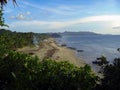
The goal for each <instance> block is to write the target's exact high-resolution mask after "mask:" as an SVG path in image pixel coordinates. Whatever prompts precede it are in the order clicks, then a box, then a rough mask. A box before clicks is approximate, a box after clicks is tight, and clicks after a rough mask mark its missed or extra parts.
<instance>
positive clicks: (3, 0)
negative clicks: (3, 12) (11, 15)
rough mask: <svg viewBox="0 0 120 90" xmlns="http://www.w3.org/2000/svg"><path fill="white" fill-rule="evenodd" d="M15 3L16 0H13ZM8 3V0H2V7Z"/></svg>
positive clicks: (0, 2)
mask: <svg viewBox="0 0 120 90" xmlns="http://www.w3.org/2000/svg"><path fill="white" fill-rule="evenodd" d="M12 1H13V3H14V4H16V0H12ZM7 3H8V0H0V4H1V8H3V6H5V5H6V4H7Z"/></svg>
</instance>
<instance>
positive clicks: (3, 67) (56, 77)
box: [0, 30, 98, 90]
mask: <svg viewBox="0 0 120 90" xmlns="http://www.w3.org/2000/svg"><path fill="white" fill-rule="evenodd" d="M33 36H34V37H35V34H33V33H17V32H11V31H9V30H6V31H5V30H0V90H13V89H14V90H62V89H63V90H78V89H80V90H92V89H93V88H94V87H95V86H96V82H97V81H98V77H97V76H96V75H95V74H94V73H93V72H92V70H91V68H90V66H89V65H86V66H84V67H80V68H79V67H76V66H74V65H73V64H70V63H69V62H66V61H64V62H56V61H54V60H49V59H47V58H45V59H44V60H43V61H41V62H40V60H39V59H38V57H36V56H35V57H32V56H30V55H28V54H23V53H19V52H16V51H13V48H15V49H16V48H18V47H23V46H26V45H31V44H33V42H32V40H33ZM38 36H39V37H40V34H39V35H38ZM38 36H37V38H38ZM45 36H46V35H43V34H42V36H41V38H42V39H43V37H44V38H47V37H45ZM42 39H40V40H42Z"/></svg>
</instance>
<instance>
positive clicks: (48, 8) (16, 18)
mask: <svg viewBox="0 0 120 90" xmlns="http://www.w3.org/2000/svg"><path fill="white" fill-rule="evenodd" d="M11 1H12V0H11ZM11 1H9V3H8V4H7V5H6V6H5V8H4V10H5V11H4V17H5V21H6V23H7V24H8V25H9V26H10V28H9V29H11V30H13V31H18V32H31V31H32V32H40V33H43V32H64V31H91V32H96V33H105V34H120V0H17V4H18V6H15V7H14V5H13V3H12V2H11Z"/></svg>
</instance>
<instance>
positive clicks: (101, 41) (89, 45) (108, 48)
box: [56, 34, 120, 70]
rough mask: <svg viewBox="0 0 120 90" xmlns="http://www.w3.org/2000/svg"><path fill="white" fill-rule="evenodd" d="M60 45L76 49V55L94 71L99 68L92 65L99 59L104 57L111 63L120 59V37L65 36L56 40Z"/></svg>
mask: <svg viewBox="0 0 120 90" xmlns="http://www.w3.org/2000/svg"><path fill="white" fill-rule="evenodd" d="M56 40H57V42H58V43H59V44H66V45H67V46H66V47H74V48H76V55H77V56H78V57H80V58H82V59H83V60H84V61H85V62H86V63H87V64H89V65H91V66H92V68H93V69H94V70H96V68H97V67H98V66H96V65H94V64H92V61H94V60H96V58H97V57H100V56H101V55H104V56H106V57H107V60H108V61H110V63H112V62H113V60H114V58H118V57H120V52H118V51H117V48H120V35H64V34H62V37H61V38H57V39H56ZM77 50H83V52H77Z"/></svg>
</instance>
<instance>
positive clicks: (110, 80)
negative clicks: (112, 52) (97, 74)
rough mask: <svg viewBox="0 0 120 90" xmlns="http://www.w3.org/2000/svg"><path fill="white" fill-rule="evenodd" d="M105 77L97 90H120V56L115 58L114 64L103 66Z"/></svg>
mask: <svg viewBox="0 0 120 90" xmlns="http://www.w3.org/2000/svg"><path fill="white" fill-rule="evenodd" d="M103 75H104V78H103V79H102V80H101V84H100V85H98V87H97V89H96V90H119V89H120V58H115V59H114V62H113V64H108V65H106V66H105V67H104V68H103Z"/></svg>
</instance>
